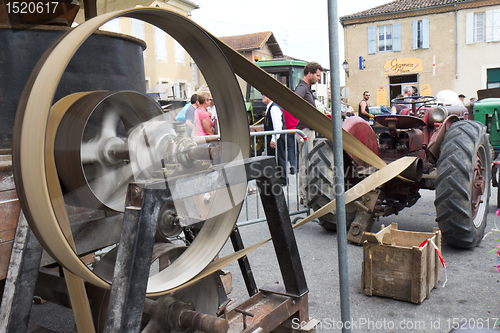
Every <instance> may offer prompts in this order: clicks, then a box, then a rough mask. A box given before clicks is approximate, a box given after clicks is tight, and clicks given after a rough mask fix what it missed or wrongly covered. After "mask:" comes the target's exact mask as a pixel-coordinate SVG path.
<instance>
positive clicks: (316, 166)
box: [306, 139, 356, 231]
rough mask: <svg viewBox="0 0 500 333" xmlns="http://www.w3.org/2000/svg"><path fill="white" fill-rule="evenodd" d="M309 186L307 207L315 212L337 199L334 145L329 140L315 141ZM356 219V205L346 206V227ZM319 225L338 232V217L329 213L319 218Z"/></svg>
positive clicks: (310, 159) (310, 156)
mask: <svg viewBox="0 0 500 333" xmlns="http://www.w3.org/2000/svg"><path fill="white" fill-rule="evenodd" d="M308 161H309V167H308V168H307V177H308V178H307V186H306V191H307V192H308V197H309V201H308V203H307V205H308V206H309V207H311V208H312V209H313V210H314V211H316V210H318V209H320V208H321V207H323V206H324V205H326V204H328V203H329V202H330V201H332V200H333V199H335V192H334V181H335V180H334V175H335V171H334V163H333V144H332V142H331V141H329V140H328V139H316V140H314V148H313V149H312V150H311V152H310V153H309V155H308ZM355 217H356V208H355V206H354V205H347V206H346V227H347V229H349V227H350V226H351V223H352V221H354V218H355ZM319 224H320V225H321V226H322V227H323V228H325V229H326V230H328V231H336V230H337V215H336V214H335V213H332V212H330V213H328V214H326V215H323V216H322V217H320V218H319Z"/></svg>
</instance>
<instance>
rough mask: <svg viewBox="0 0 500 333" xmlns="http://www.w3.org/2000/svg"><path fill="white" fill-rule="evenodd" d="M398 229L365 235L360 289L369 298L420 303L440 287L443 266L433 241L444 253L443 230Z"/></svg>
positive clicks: (396, 227) (396, 226)
mask: <svg viewBox="0 0 500 333" xmlns="http://www.w3.org/2000/svg"><path fill="white" fill-rule="evenodd" d="M433 231H434V232H432V233H426V232H412V231H403V230H398V225H397V224H396V223H393V224H391V225H390V226H388V227H386V228H384V227H383V226H382V230H381V231H379V232H378V233H376V234H375V233H364V242H363V263H362V270H361V289H364V291H365V293H366V295H368V296H372V295H375V296H383V297H391V298H394V299H398V300H402V301H408V302H412V303H421V302H423V301H424V299H426V298H429V297H430V293H431V290H432V289H433V288H437V286H438V282H439V278H440V276H441V263H440V261H439V257H438V254H437V251H436V250H435V248H434V246H433V245H432V244H430V243H429V242H428V243H427V244H426V245H425V246H423V247H422V248H419V245H420V244H422V242H424V241H425V240H426V239H428V238H431V239H432V240H433V241H434V243H435V244H436V246H437V247H438V248H439V250H440V251H441V231H440V230H439V229H438V228H434V229H433Z"/></svg>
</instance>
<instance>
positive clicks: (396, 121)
mask: <svg viewBox="0 0 500 333" xmlns="http://www.w3.org/2000/svg"><path fill="white" fill-rule="evenodd" d="M375 121H376V122H377V123H379V124H380V125H382V126H384V127H389V128H395V129H410V128H422V127H424V126H425V125H426V123H425V121H423V120H422V119H420V118H418V117H414V116H403V115H397V114H394V115H382V116H375Z"/></svg>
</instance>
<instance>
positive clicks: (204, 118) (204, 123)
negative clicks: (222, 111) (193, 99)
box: [194, 91, 214, 136]
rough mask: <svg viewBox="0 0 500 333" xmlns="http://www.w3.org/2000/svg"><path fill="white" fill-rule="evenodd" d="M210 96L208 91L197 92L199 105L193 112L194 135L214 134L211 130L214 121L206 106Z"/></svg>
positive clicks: (208, 104)
mask: <svg viewBox="0 0 500 333" xmlns="http://www.w3.org/2000/svg"><path fill="white" fill-rule="evenodd" d="M211 98H212V96H211V95H210V93H208V92H206V91H203V92H201V93H199V94H198V103H199V106H198V108H197V109H196V111H195V113H194V122H195V129H196V132H195V133H196V136H206V135H214V131H213V130H212V127H213V125H214V122H213V121H212V119H211V118H210V115H209V113H208V112H207V108H208V107H209V106H210V101H209V99H211Z"/></svg>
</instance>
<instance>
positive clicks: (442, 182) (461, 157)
mask: <svg viewBox="0 0 500 333" xmlns="http://www.w3.org/2000/svg"><path fill="white" fill-rule="evenodd" d="M490 164H491V160H490V144H489V141H488V134H487V132H486V127H485V126H484V125H483V124H481V123H479V122H477V121H472V120H463V121H458V122H455V123H453V124H452V125H451V126H450V128H449V129H448V130H447V131H446V134H445V136H444V140H443V143H442V145H441V149H440V156H439V160H438V162H437V178H436V199H435V201H434V205H435V206H436V221H437V223H438V225H439V228H440V229H441V232H442V233H443V241H445V242H446V243H448V244H449V245H451V246H453V247H457V248H473V247H475V246H477V245H479V243H480V242H481V239H482V238H483V234H484V228H485V227H486V217H487V214H488V206H489V197H490V193H491V190H490V183H491V168H490Z"/></svg>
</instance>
